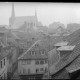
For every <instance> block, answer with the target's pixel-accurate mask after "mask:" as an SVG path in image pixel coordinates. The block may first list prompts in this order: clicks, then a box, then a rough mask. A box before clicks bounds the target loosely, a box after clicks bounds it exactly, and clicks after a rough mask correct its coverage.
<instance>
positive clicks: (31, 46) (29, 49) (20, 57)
mask: <svg viewBox="0 0 80 80" xmlns="http://www.w3.org/2000/svg"><path fill="white" fill-rule="evenodd" d="M39 41H41V40H37V41H36V42H35V43H34V44H33V45H32V46H31V47H30V48H29V49H28V50H27V51H26V52H25V53H24V54H22V55H21V56H20V57H19V58H18V59H20V58H21V57H23V56H24V55H25V54H26V53H27V52H28V51H29V50H30V49H31V48H32V47H33V46H34V45H35V44H36V43H38V42H39Z"/></svg>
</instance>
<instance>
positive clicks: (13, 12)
mask: <svg viewBox="0 0 80 80" xmlns="http://www.w3.org/2000/svg"><path fill="white" fill-rule="evenodd" d="M11 16H12V17H15V11H14V2H12V15H11Z"/></svg>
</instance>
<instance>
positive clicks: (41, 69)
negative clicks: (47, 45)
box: [18, 40, 48, 78]
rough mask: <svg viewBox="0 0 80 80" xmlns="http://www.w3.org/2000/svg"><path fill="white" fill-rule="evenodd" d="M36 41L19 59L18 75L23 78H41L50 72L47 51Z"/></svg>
mask: <svg viewBox="0 0 80 80" xmlns="http://www.w3.org/2000/svg"><path fill="white" fill-rule="evenodd" d="M39 42H40V40H39V41H36V42H35V43H34V44H33V45H32V46H31V47H30V48H29V49H28V50H27V51H26V52H25V53H24V54H22V55H21V56H20V57H19V58H18V73H19V75H20V77H21V78H25V77H26V78H31V77H32V78H33V77H34V78H37V77H38V78H41V77H42V76H43V75H44V74H45V73H46V72H47V71H48V56H47V52H46V50H45V49H44V48H43V47H42V46H40V45H39V44H38V43H39Z"/></svg>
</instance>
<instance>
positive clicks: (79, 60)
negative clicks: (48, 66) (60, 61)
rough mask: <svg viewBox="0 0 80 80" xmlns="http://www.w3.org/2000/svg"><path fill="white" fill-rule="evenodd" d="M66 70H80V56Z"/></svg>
mask: <svg viewBox="0 0 80 80" xmlns="http://www.w3.org/2000/svg"><path fill="white" fill-rule="evenodd" d="M66 70H67V71H68V72H69V73H72V72H75V71H77V70H80V56H79V57H78V58H77V59H75V60H74V61H73V62H72V63H71V64H70V65H69V66H68V67H67V68H66Z"/></svg>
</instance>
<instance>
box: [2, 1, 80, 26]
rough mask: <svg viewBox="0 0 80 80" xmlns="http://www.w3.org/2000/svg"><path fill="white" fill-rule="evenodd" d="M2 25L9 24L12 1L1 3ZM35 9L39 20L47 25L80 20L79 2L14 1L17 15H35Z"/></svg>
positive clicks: (65, 23)
mask: <svg viewBox="0 0 80 80" xmlns="http://www.w3.org/2000/svg"><path fill="white" fill-rule="evenodd" d="M0 5H1V6H0V10H1V11H0V25H9V18H10V17H11V11H12V3H11V2H1V3H0ZM35 9H36V13H37V18H38V20H39V21H40V22H41V23H42V24H43V25H46V26H49V24H51V23H53V22H60V23H63V24H64V25H65V27H66V25H67V24H69V23H79V22H80V14H79V12H80V6H79V4H78V3H66V4H65V3H36V2H35V3H29V2H25V3H24V2H22V3H20V2H14V10H15V16H16V17H17V16H34V15H35Z"/></svg>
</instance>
